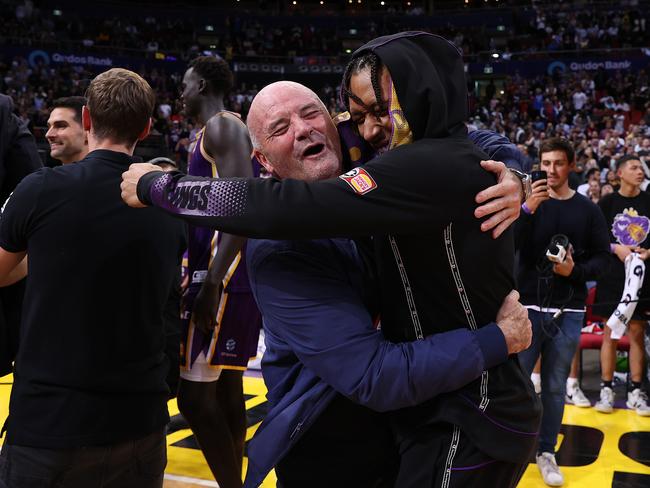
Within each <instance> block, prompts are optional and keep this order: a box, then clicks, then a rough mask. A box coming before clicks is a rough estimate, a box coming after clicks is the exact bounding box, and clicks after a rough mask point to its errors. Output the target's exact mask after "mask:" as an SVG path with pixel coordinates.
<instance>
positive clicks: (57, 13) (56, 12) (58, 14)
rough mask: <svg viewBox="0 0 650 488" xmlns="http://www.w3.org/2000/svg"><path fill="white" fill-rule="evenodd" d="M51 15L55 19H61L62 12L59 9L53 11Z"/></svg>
mask: <svg viewBox="0 0 650 488" xmlns="http://www.w3.org/2000/svg"><path fill="white" fill-rule="evenodd" d="M52 15H54V16H55V17H61V16H62V15H63V12H61V11H60V10H59V9H56V10H53V11H52Z"/></svg>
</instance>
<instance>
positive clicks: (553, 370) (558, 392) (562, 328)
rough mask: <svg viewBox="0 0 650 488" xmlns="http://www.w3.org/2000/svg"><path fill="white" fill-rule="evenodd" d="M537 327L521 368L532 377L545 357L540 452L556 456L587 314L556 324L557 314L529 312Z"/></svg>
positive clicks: (568, 315)
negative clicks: (575, 360) (568, 390)
mask: <svg viewBox="0 0 650 488" xmlns="http://www.w3.org/2000/svg"><path fill="white" fill-rule="evenodd" d="M528 318H529V319H530V322H531V324H532V326H533V341H532V344H531V345H530V347H529V348H528V349H526V350H525V351H523V352H520V353H519V361H520V363H521V367H522V368H523V369H524V371H525V372H526V373H528V374H529V375H530V374H531V373H532V372H533V368H534V367H535V363H536V362H537V358H538V357H539V354H540V353H541V354H542V371H541V376H542V407H543V409H544V411H543V414H542V425H541V428H540V432H539V447H538V449H537V450H538V452H550V453H555V444H556V443H557V435H558V433H559V432H560V426H561V425H562V415H563V414H564V395H565V393H566V380H567V378H568V377H569V372H570V371H571V361H572V360H573V355H574V354H575V352H576V349H577V347H578V342H579V341H580V329H581V328H582V321H583V318H584V313H582V312H564V313H563V314H562V315H560V316H559V317H558V318H557V319H555V320H553V321H552V318H553V314H552V313H546V312H537V311H535V310H528Z"/></svg>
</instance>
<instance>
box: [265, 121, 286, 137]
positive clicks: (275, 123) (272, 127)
mask: <svg viewBox="0 0 650 488" xmlns="http://www.w3.org/2000/svg"><path fill="white" fill-rule="evenodd" d="M286 122H287V118H286V117H279V118H277V119H275V120H273V121H272V122H271V123H270V124H269V125H267V126H266V132H268V133H269V134H270V133H272V132H273V131H275V130H276V129H277V128H278V126H280V125H282V124H283V123H286Z"/></svg>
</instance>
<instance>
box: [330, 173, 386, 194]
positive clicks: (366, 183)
mask: <svg viewBox="0 0 650 488" xmlns="http://www.w3.org/2000/svg"><path fill="white" fill-rule="evenodd" d="M339 178H341V179H342V180H343V181H345V182H346V183H347V184H348V185H350V186H351V187H352V189H353V190H354V191H355V192H357V193H358V194H359V195H364V194H366V193H368V192H369V191H372V190H374V189H375V188H377V183H375V180H373V179H372V176H370V174H369V173H368V172H367V171H366V170H365V169H363V168H354V169H353V170H352V171H348V172H347V173H345V174H342V175H341V176H339Z"/></svg>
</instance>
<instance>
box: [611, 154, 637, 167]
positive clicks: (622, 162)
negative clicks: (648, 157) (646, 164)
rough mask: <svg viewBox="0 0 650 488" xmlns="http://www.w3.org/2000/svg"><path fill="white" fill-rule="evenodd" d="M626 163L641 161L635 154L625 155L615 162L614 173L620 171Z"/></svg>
mask: <svg viewBox="0 0 650 488" xmlns="http://www.w3.org/2000/svg"><path fill="white" fill-rule="evenodd" d="M628 161H641V159H640V158H639V156H637V155H636V154H626V155H625V156H623V157H620V158H618V159H617V160H616V171H618V170H619V169H621V168H622V167H623V165H625V164H626V163H627V162H628Z"/></svg>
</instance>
